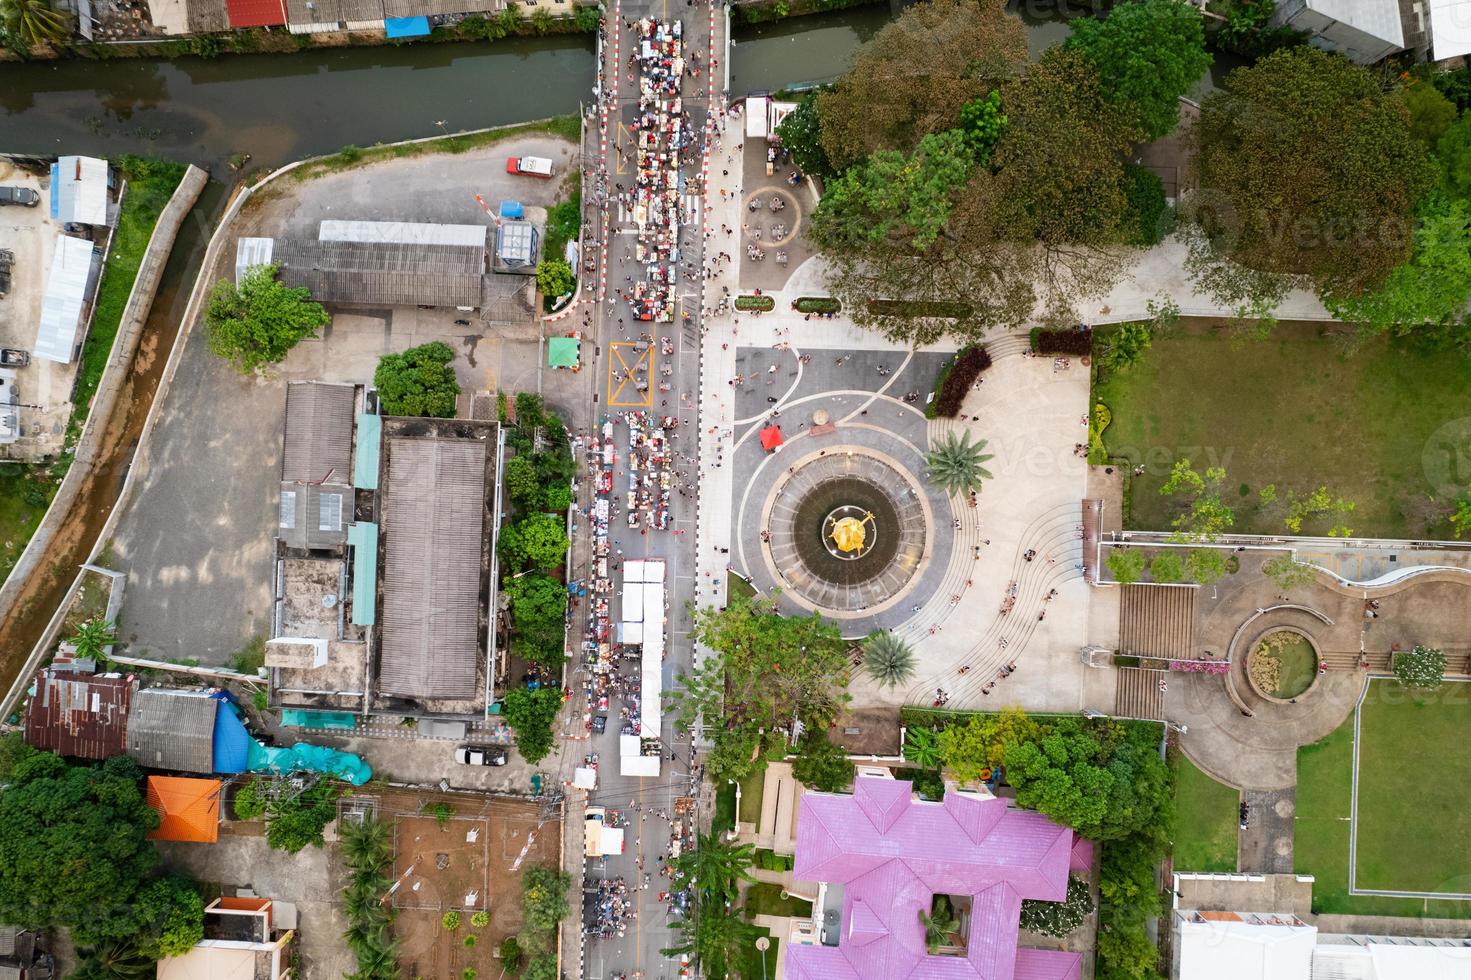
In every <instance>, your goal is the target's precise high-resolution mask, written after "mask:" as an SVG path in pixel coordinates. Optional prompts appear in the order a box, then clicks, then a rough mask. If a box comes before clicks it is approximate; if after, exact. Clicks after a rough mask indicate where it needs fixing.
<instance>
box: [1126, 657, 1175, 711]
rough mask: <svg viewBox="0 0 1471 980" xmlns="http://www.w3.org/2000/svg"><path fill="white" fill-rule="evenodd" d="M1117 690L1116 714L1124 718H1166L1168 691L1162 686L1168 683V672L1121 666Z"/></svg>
mask: <svg viewBox="0 0 1471 980" xmlns="http://www.w3.org/2000/svg"><path fill="white" fill-rule="evenodd" d="M1116 669H1117V670H1118V677H1117V681H1116V687H1115V688H1114V708H1113V713H1114V714H1115V715H1118V716H1120V717H1122V718H1145V719H1149V720H1151V721H1164V719H1165V713H1164V709H1165V692H1164V691H1162V690H1160V683H1161V682H1164V681H1167V680H1168V678H1169V676H1170V672H1169V671H1167V670H1150V669H1148V668H1144V667H1119V668H1116Z"/></svg>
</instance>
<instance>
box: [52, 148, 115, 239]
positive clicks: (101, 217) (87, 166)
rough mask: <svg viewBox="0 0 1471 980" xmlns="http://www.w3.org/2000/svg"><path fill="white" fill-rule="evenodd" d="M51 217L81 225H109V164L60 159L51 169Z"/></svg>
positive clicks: (82, 159)
mask: <svg viewBox="0 0 1471 980" xmlns="http://www.w3.org/2000/svg"><path fill="white" fill-rule="evenodd" d="M51 217H52V218H53V219H54V220H56V221H64V222H70V223H73V224H80V225H105V224H107V161H106V160H99V159H97V158H96V157H77V156H70V157H58V158H57V161H56V162H55V163H53V164H52V165H51Z"/></svg>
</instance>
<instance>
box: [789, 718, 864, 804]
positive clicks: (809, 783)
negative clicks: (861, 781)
mask: <svg viewBox="0 0 1471 980" xmlns="http://www.w3.org/2000/svg"><path fill="white" fill-rule="evenodd" d="M853 772H854V770H853V763H852V762H851V761H849V759H848V754H847V753H846V752H844V751H843V750H842V748H841V747H840V746H837V745H834V744H833V743H832V742H831V741H829V740H828V737H827V733H826V732H824V731H816V730H809V731H807V732H806V733H804V734H803V735H802V738H801V739H800V740H798V742H797V758H796V759H795V760H794V761H793V762H792V776H793V778H795V779H796V780H797V782H799V783H801V784H802V785H803V786H806V787H808V788H810V789H815V790H820V791H822V792H824V793H837V792H840V791H842V790H845V789H847V788H848V787H849V786H851V785H853Z"/></svg>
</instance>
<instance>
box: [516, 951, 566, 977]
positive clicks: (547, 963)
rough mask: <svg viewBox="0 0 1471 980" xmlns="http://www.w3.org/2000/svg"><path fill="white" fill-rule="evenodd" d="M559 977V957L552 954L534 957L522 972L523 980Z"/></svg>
mask: <svg viewBox="0 0 1471 980" xmlns="http://www.w3.org/2000/svg"><path fill="white" fill-rule="evenodd" d="M557 977H558V973H557V958H556V957H555V956H550V955H544V956H537V957H534V958H533V959H532V960H531V961H530V962H529V963H527V964H526V969H525V970H524V971H522V973H521V980H557Z"/></svg>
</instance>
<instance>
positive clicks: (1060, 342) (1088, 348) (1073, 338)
mask: <svg viewBox="0 0 1471 980" xmlns="http://www.w3.org/2000/svg"><path fill="white" fill-rule="evenodd" d="M1032 350H1034V351H1036V352H1037V353H1038V354H1075V355H1078V356H1080V357H1086V356H1087V355H1089V354H1091V353H1093V328H1092V327H1082V328H1076V327H1075V328H1073V329H1070V330H1033V331H1032Z"/></svg>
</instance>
